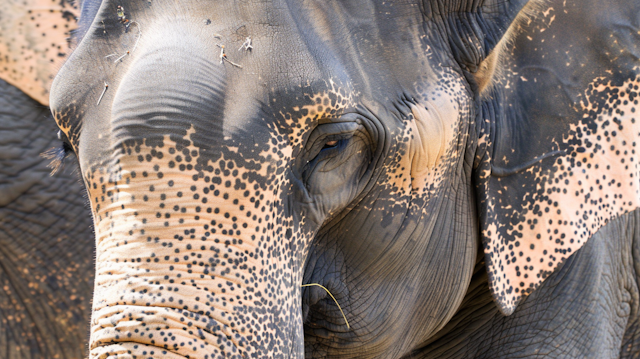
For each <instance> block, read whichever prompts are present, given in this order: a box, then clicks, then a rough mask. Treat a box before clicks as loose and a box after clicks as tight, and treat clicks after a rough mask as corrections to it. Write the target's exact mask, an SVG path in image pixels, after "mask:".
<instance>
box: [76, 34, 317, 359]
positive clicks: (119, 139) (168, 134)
mask: <svg viewBox="0 0 640 359" xmlns="http://www.w3.org/2000/svg"><path fill="white" fill-rule="evenodd" d="M168 26H171V25H168ZM145 29H146V28H145ZM189 29H190V28H189V27H188V26H184V27H180V26H178V27H176V28H175V34H178V35H180V34H182V36H178V35H175V36H174V35H171V34H172V33H173V32H171V31H166V30H165V31H159V32H158V33H162V34H168V35H167V36H164V37H161V36H156V35H153V34H154V33H155V32H154V31H150V30H149V29H146V31H147V32H149V33H150V35H149V36H147V37H145V38H144V41H141V42H140V45H139V47H138V49H137V51H136V53H135V57H134V56H132V59H131V64H130V65H129V67H128V68H127V70H126V72H125V73H124V74H123V75H122V78H121V82H120V83H119V84H112V86H111V87H110V89H109V91H111V90H112V88H115V90H114V91H115V92H113V94H114V95H113V98H112V99H111V98H105V99H104V100H103V101H105V103H107V102H108V101H112V104H111V114H110V118H109V121H108V124H109V127H110V129H105V131H104V133H108V134H109V135H107V136H105V137H102V138H101V137H99V136H98V138H96V141H105V143H104V144H103V145H104V146H102V147H103V148H106V149H107V150H105V152H104V155H103V156H102V157H101V158H102V161H103V162H101V163H95V162H94V163H93V165H92V166H85V167H84V168H83V171H84V177H85V181H86V185H87V188H88V189H89V196H90V200H91V205H92V209H93V213H94V222H95V228H96V251H97V258H96V262H97V264H96V284H95V296H94V304H93V317H92V331H91V344H90V345H91V356H92V358H102V357H110V356H115V357H119V356H122V357H130V355H134V357H135V356H138V357H145V358H146V357H150V356H151V357H163V358H171V357H180V358H182V357H188V358H222V357H225V358H226V357H274V356H278V357H283V358H296V357H302V356H303V344H304V342H303V334H302V319H301V309H300V282H301V275H302V264H301V263H302V262H303V260H302V259H301V258H303V253H302V250H301V249H300V246H298V248H292V245H291V244H290V243H292V241H287V240H285V239H284V237H288V238H289V239H290V238H291V237H295V236H296V235H298V234H296V230H295V228H294V224H293V223H292V222H293V221H291V220H287V219H284V217H283V214H282V207H283V206H282V204H281V203H282V200H281V199H280V198H281V196H282V193H281V188H284V187H285V183H286V178H285V176H286V172H285V171H282V169H281V167H282V164H283V163H286V161H289V160H290V158H291V154H290V153H285V152H286V151H285V150H283V151H280V152H279V151H269V152H267V151H265V150H262V149H260V147H259V145H258V144H257V143H258V142H256V143H251V144H250V150H247V151H244V152H243V151H241V150H239V147H240V146H248V145H247V144H246V143H245V142H246V139H245V137H242V136H237V137H238V138H234V133H233V132H232V131H230V130H229V128H238V127H239V128H244V129H246V130H247V131H251V133H252V134H253V133H256V132H257V133H261V132H264V133H265V134H267V136H272V137H273V138H274V141H275V139H276V138H277V137H278V136H277V135H269V133H270V131H272V130H273V129H265V128H264V127H262V128H260V129H259V130H258V128H259V126H261V123H263V121H262V122H261V121H258V120H255V121H254V120H252V118H248V119H247V121H246V122H243V123H238V122H236V123H234V125H235V126H231V125H229V124H230V122H231V121H230V120H229V119H228V118H227V117H226V116H225V108H226V107H225V106H226V105H225V102H226V101H227V99H226V91H225V86H226V85H225V84H226V83H227V80H226V76H227V75H225V74H226V72H225V68H224V67H223V66H222V65H220V64H219V63H218V62H217V61H216V60H217V58H216V57H215V54H219V49H218V48H217V47H215V46H214V45H212V44H210V43H206V42H204V41H200V40H199V38H198V37H197V36H192V35H193V34H192V33H191V32H189V31H191V30H189ZM185 32H186V33H185ZM105 122H107V121H105ZM101 125H103V124H101ZM262 126H264V125H262ZM105 127H106V126H105ZM249 129H250V130H249ZM263 130H264V131H263ZM243 141H244V142H243ZM264 142H269V143H271V138H269V141H264ZM264 142H263V143H264ZM85 143H86V142H85ZM81 146H82V142H81ZM263 146H264V145H263ZM95 147H96V148H97V147H101V146H95ZM256 149H258V150H256ZM267 149H269V148H267ZM251 151H252V152H251ZM248 152H251V153H248ZM289 152H290V151H289Z"/></svg>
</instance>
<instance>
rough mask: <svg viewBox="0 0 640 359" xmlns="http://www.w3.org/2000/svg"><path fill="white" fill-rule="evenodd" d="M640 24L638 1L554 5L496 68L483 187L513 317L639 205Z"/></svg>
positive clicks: (494, 270) (484, 136)
mask: <svg viewBox="0 0 640 359" xmlns="http://www.w3.org/2000/svg"><path fill="white" fill-rule="evenodd" d="M603 14H606V16H605V15H603ZM639 14H640V3H639V2H637V0H628V1H627V0H624V1H616V2H614V3H610V2H606V3H605V2H601V1H595V0H586V1H585V0H552V1H548V2H545V6H544V7H541V8H538V9H537V10H536V11H535V13H534V14H533V16H531V17H530V18H529V19H528V21H527V22H523V23H520V24H518V26H519V27H520V28H519V29H518V31H516V33H517V34H516V35H515V37H514V38H513V39H511V41H510V42H509V43H507V44H505V46H503V47H502V48H500V49H499V53H496V54H492V55H491V56H490V57H489V58H488V59H487V61H493V62H494V63H495V66H494V67H495V68H496V69H498V70H499V71H495V72H493V74H492V75H491V76H492V78H491V80H490V81H489V82H491V86H487V90H486V91H485V92H486V93H484V94H483V96H482V99H481V103H482V104H481V111H480V113H479V115H478V122H477V129H478V134H479V138H480V142H479V147H478V156H477V157H476V163H475V166H476V167H475V168H476V183H477V186H478V188H477V193H478V196H479V202H478V205H479V212H480V221H481V235H482V240H483V245H484V252H485V262H486V266H487V272H488V275H489V286H490V288H491V292H492V294H493V297H494V300H495V302H496V303H497V305H498V307H499V308H500V310H501V312H502V313H503V314H505V315H510V314H511V313H513V311H514V310H515V309H516V306H517V305H518V303H520V302H522V300H524V299H525V298H526V296H527V295H529V294H530V293H531V292H532V291H533V290H535V289H536V288H538V287H539V286H540V285H541V283H542V282H543V281H544V280H545V278H547V277H549V275H551V274H552V273H553V272H554V271H555V270H556V269H558V268H559V266H561V265H562V264H563V263H564V262H565V261H566V260H567V258H568V257H569V256H571V255H572V254H573V253H575V252H576V251H577V250H578V249H580V247H582V246H583V245H584V244H585V242H586V241H587V240H588V239H589V238H590V237H591V236H592V235H593V234H594V233H595V232H597V231H598V230H599V229H600V228H601V227H602V226H604V225H605V224H607V222H608V221H610V220H612V219H613V218H614V217H616V216H620V215H623V214H625V213H628V212H630V211H633V210H635V209H636V208H638V206H639V203H640V181H639V178H640V163H639V162H640V161H639V160H640V153H637V151H638V147H637V146H638V145H640V118H639V116H638V114H639V113H640V105H639V104H638V101H639V100H640V89H639V88H640V76H639V73H640V62H639V61H638V55H639V54H640V31H638V27H637V19H638V15H639ZM634 24H635V25H634ZM489 67H490V66H485V68H489Z"/></svg>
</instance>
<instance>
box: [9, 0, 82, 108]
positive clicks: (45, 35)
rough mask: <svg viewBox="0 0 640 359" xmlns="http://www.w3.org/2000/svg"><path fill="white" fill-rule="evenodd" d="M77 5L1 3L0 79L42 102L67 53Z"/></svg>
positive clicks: (31, 0) (42, 0)
mask: <svg viewBox="0 0 640 359" xmlns="http://www.w3.org/2000/svg"><path fill="white" fill-rule="evenodd" d="M77 16H78V10H77V7H76V6H74V5H72V3H71V2H69V1H65V0H63V1H60V2H55V1H54V2H52V1H49V0H28V1H22V0H20V1H17V0H4V1H2V2H1V3H0V54H2V57H1V58H0V78H1V79H3V80H5V81H7V82H8V83H10V84H12V85H13V86H16V87H17V88H19V89H21V90H22V91H23V92H24V93H26V94H27V95H29V96H31V97H32V98H33V99H35V100H36V101H38V102H40V103H42V104H45V105H46V104H48V103H49V88H50V86H51V81H52V80H53V76H54V74H55V72H56V70H57V69H58V67H59V66H60V64H61V63H62V61H63V60H64V59H65V58H66V56H67V54H68V53H69V51H70V49H69V44H68V42H67V38H68V37H69V34H70V31H71V30H73V29H74V28H75V27H76V20H75V19H76V17H77Z"/></svg>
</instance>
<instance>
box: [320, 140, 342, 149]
mask: <svg viewBox="0 0 640 359" xmlns="http://www.w3.org/2000/svg"><path fill="white" fill-rule="evenodd" d="M336 146H338V140H331V141H327V142H325V144H324V147H322V149H323V150H325V149H328V148H334V147H336Z"/></svg>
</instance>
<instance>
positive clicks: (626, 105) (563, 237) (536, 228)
mask: <svg viewBox="0 0 640 359" xmlns="http://www.w3.org/2000/svg"><path fill="white" fill-rule="evenodd" d="M639 86H640V78H636V79H632V80H628V81H626V82H625V83H624V84H623V85H622V86H619V87H617V86H612V85H610V84H609V83H603V80H602V79H597V80H595V81H594V82H593V83H592V85H590V87H589V89H588V90H587V91H585V98H586V100H585V101H584V102H583V104H582V109H581V111H582V112H583V113H584V117H583V118H584V120H583V122H582V123H580V124H579V125H574V126H572V127H571V130H570V131H569V133H568V134H567V135H566V136H565V137H564V138H563V142H564V145H565V147H566V146H567V145H568V146H570V147H569V149H570V152H568V153H567V155H566V156H558V157H557V158H556V159H555V163H554V165H553V168H554V169H555V171H554V172H549V171H540V170H539V168H538V167H536V166H534V167H531V168H529V169H527V170H526V172H527V173H529V174H531V175H532V176H535V180H536V183H539V184H540V185H539V186H538V190H539V191H538V192H537V193H527V194H526V195H525V198H522V199H521V200H522V201H523V202H524V203H529V206H528V207H527V211H526V212H525V213H523V214H522V220H521V222H520V224H519V225H516V226H514V227H512V228H508V229H507V231H506V234H507V236H508V237H509V238H514V240H512V241H507V240H506V239H505V238H503V237H502V234H501V232H500V231H499V229H498V228H497V226H496V225H495V223H494V224H491V225H489V226H488V227H487V228H486V229H485V231H484V236H486V237H487V238H489V242H488V243H489V244H488V245H487V246H486V248H485V251H486V252H487V253H492V254H493V255H492V258H493V260H492V261H491V263H489V268H488V269H489V273H490V275H491V276H492V281H490V283H491V284H492V285H493V288H492V289H493V291H494V293H497V294H498V296H499V297H500V301H501V302H503V304H505V305H506V307H507V308H511V310H512V309H513V308H514V307H515V305H516V304H517V303H518V302H519V301H520V299H521V298H522V297H523V296H526V295H527V294H529V293H531V291H533V290H534V289H535V288H537V287H538V286H539V285H540V283H541V282H542V281H543V280H544V279H545V278H546V277H547V276H548V275H549V274H551V273H552V272H553V271H554V270H555V269H556V268H557V267H558V266H559V265H560V264H561V263H563V262H564V261H565V259H567V258H568V257H569V256H570V255H571V254H573V253H575V252H576V251H577V250H578V249H579V248H580V247H582V245H583V244H584V243H585V242H586V241H587V240H588V239H589V238H590V237H591V236H592V235H593V234H594V233H595V232H596V231H598V229H600V228H601V227H602V226H603V225H605V224H606V223H607V222H608V221H609V220H611V219H612V218H614V217H615V216H619V215H622V214H624V213H628V212H630V211H633V210H635V209H636V208H638V207H639V206H640V181H639V178H640V159H639V158H638V153H637V151H636V148H637V147H638V145H639V144H640V121H639V119H638V115H637V114H638V113H639V112H640V105H638V98H639V96H640V91H639V90H638V88H639ZM496 181H497V183H500V181H501V179H500V178H497V179H496ZM495 205H496V204H495V202H492V203H490V205H489V206H490V208H493V207H495ZM496 223H504V220H501V219H498V220H497V221H496ZM508 311H509V310H507V312H508Z"/></svg>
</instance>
